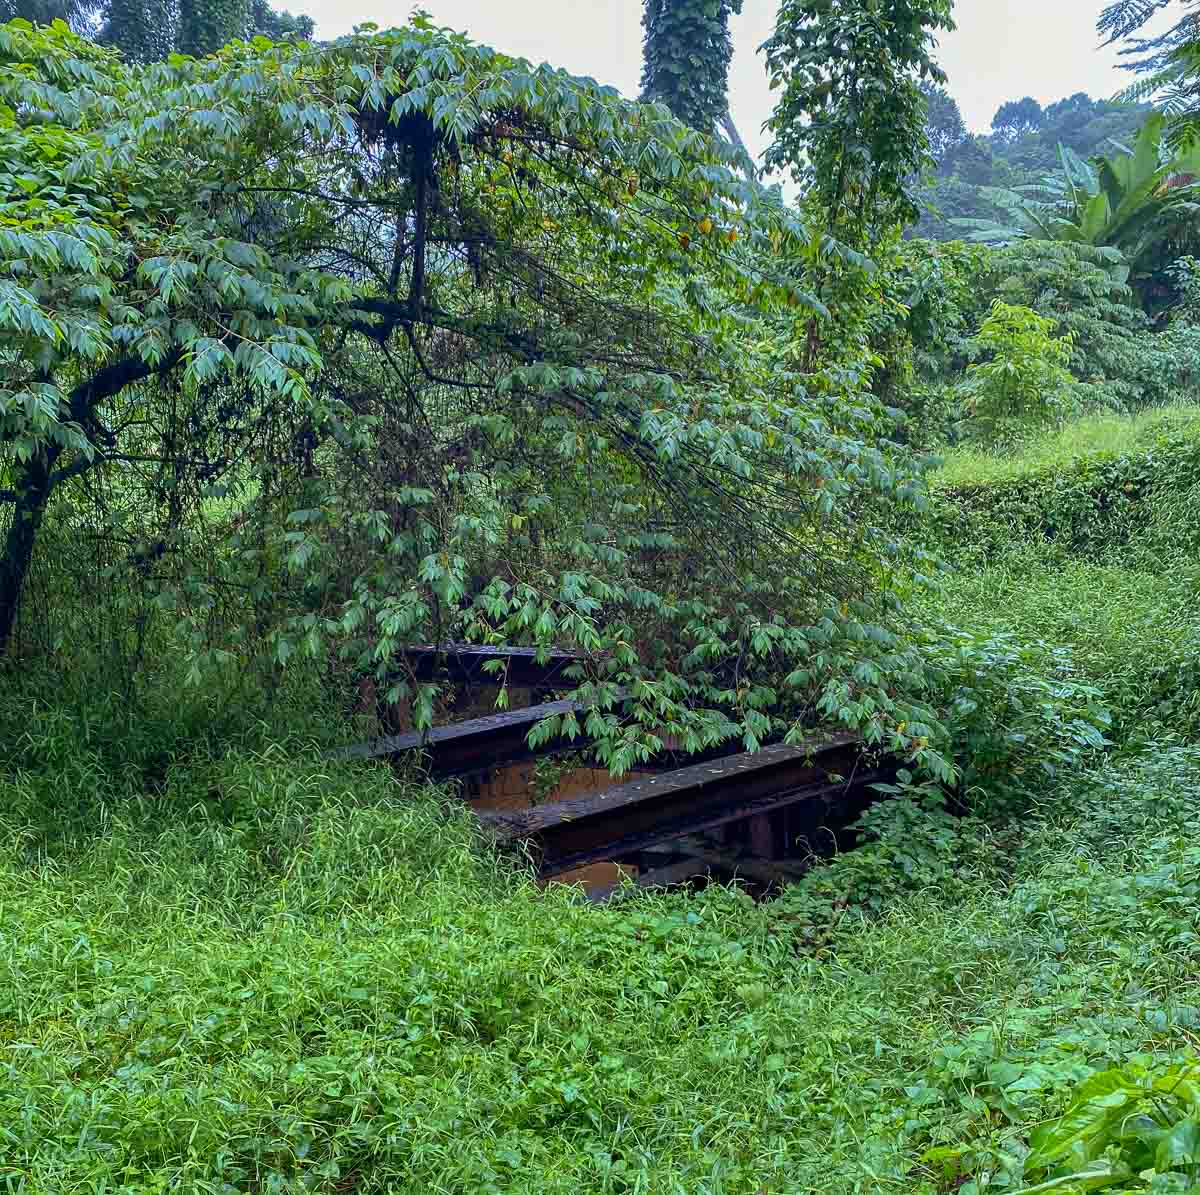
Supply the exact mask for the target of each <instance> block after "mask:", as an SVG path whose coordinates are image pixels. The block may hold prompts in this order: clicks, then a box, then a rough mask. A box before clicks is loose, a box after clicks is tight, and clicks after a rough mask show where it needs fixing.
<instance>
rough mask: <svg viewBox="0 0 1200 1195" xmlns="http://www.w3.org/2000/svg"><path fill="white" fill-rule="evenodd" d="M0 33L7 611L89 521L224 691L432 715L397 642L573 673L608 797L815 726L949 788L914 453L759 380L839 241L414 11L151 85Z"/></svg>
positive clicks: (875, 415) (851, 413)
mask: <svg viewBox="0 0 1200 1195" xmlns="http://www.w3.org/2000/svg"><path fill="white" fill-rule="evenodd" d="M0 35H2V38H3V41H0V49H2V50H3V53H4V54H5V61H6V62H7V64H8V66H7V71H6V73H5V74H4V75H3V76H0V79H3V80H5V81H6V82H5V86H6V87H7V89H8V90H7V91H6V93H5V94H6V96H7V97H11V98H8V99H7V103H8V105H9V109H10V110H11V112H12V113H13V116H12V118H11V120H10V124H9V126H8V133H7V135H8V136H9V137H10V139H11V144H12V148H13V151H14V152H13V154H11V155H10V157H9V160H10V161H15V162H16V163H17V172H19V174H20V176H21V177H25V176H28V179H29V181H28V186H29V188H30V200H29V201H28V203H27V204H26V206H25V207H24V208H22V209H21V212H20V219H19V223H18V225H16V226H14V227H12V228H11V229H10V230H8V231H6V233H5V238H4V240H3V242H2V243H0V248H2V249H3V257H2V258H0V268H2V270H3V277H4V278H5V282H4V287H5V293H4V303H3V305H2V306H0V332H2V334H3V337H4V339H3V351H4V353H5V355H6V366H7V368H6V372H5V378H6V382H5V388H4V390H3V391H2V392H0V409H2V410H3V412H4V420H5V422H4V424H3V429H4V435H5V437H6V439H5V444H6V448H5V454H4V461H3V465H2V466H0V468H2V470H3V474H4V476H5V478H6V480H7V482H8V485H7V488H6V489H5V490H4V492H3V495H0V496H2V497H3V498H4V500H5V501H6V502H8V503H9V504H11V505H12V506H13V507H14V515H15V516H16V517H14V520H13V522H12V528H18V527H19V528H23V529H25V530H23V531H21V532H13V531H11V529H10V535H9V538H8V541H7V543H6V545H5V559H6V560H8V561H10V562H14V563H15V565H16V566H17V567H16V568H15V569H10V570H9V572H8V573H7V574H4V573H0V581H5V579H6V578H7V580H6V581H5V583H6V584H7V586H8V600H9V602H10V605H12V604H14V602H15V598H14V597H13V592H12V591H13V589H14V587H15V589H16V590H17V591H19V587H20V586H19V582H20V580H21V576H22V573H21V567H20V566H21V555H22V553H25V561H24V566H25V567H27V565H28V554H29V552H31V551H32V545H31V542H30V534H29V530H30V529H31V528H34V529H35V528H36V527H37V525H38V523H39V521H40V520H41V519H42V517H43V516H44V515H46V513H47V512H50V515H51V516H54V517H57V518H62V519H67V513H66V512H81V513H72V514H71V515H70V518H71V519H76V520H77V521H76V523H70V519H68V520H67V521H68V523H69V524H70V525H71V526H74V527H76V528H77V529H78V526H79V524H78V520H79V519H83V520H85V521H86V522H87V523H88V525H89V527H90V528H93V529H94V528H95V527H103V528H104V529H105V530H104V536H105V542H108V543H111V544H114V545H116V547H114V551H116V550H117V548H119V546H120V545H121V544H122V543H126V544H128V546H129V553H128V554H126V555H122V554H121V552H120V551H118V554H117V555H116V556H115V562H116V563H119V564H123V565H124V564H128V563H129V562H131V561H132V562H134V563H136V564H137V567H139V568H141V569H142V570H143V573H144V574H145V575H148V576H150V577H151V578H153V579H154V581H155V583H156V584H158V585H159V586H160V587H161V599H160V605H161V606H163V607H165V608H168V609H171V610H173V611H174V612H175V616H176V617H178V618H181V619H182V620H183V622H184V625H186V626H189V627H191V628H192V631H193V634H194V636H195V639H194V642H195V645H196V646H195V650H196V652H197V656H196V660H197V664H198V665H199V664H201V663H203V662H204V660H205V659H208V658H210V657H212V658H232V657H233V656H234V655H235V654H242V653H245V652H247V651H251V650H252V645H251V644H249V643H248V642H247V640H246V634H247V632H246V630H245V628H246V627H247V626H250V625H254V626H258V627H260V628H261V627H263V626H265V627H267V628H269V630H270V634H271V637H272V642H273V644H274V658H275V659H276V661H277V662H280V663H282V662H284V661H286V660H288V659H290V658H292V657H294V656H296V655H297V654H302V655H313V656H320V657H321V658H328V653H329V652H331V651H332V652H333V653H334V655H335V657H336V658H339V659H341V660H343V661H344V663H345V666H346V667H347V668H349V669H352V670H358V671H366V672H368V673H372V674H374V675H375V676H376V677H377V678H378V679H379V680H380V681H381V682H383V684H384V687H385V690H386V692H387V694H388V695H389V696H390V697H392V698H394V699H397V700H398V699H404V700H407V701H409V702H411V704H412V707H413V710H414V715H415V718H416V720H417V723H418V725H423V724H428V722H429V721H430V720H431V719H432V717H433V714H434V702H435V699H436V691H435V690H434V687H433V686H431V685H427V684H418V683H417V682H416V681H415V680H413V679H412V678H411V677H408V676H407V675H406V674H405V673H404V672H403V669H400V668H398V664H397V658H398V652H399V650H400V649H401V648H402V647H403V646H404V645H405V644H409V643H414V642H416V643H421V642H429V641H435V642H444V641H445V640H447V639H453V638H460V637H469V638H474V639H482V640H485V641H498V642H509V643H529V644H534V645H538V646H543V645H551V644H555V645H561V646H574V647H579V648H581V649H582V650H583V651H584V652H585V653H587V656H588V658H589V659H590V661H591V662H590V663H589V664H587V665H586V666H585V667H583V668H582V669H581V671H580V675H579V676H578V678H577V681H578V685H579V690H578V691H579V693H580V695H581V696H583V697H584V698H586V699H587V701H588V702H589V706H590V709H591V712H590V713H589V715H588V716H587V718H586V724H584V723H583V722H582V720H581V723H580V726H579V729H581V730H582V729H586V732H587V733H588V734H589V735H590V736H592V737H593V738H594V739H595V740H596V741H597V742H598V743H599V744H600V750H601V753H602V755H603V756H604V758H606V760H607V761H608V762H610V763H611V764H612V766H614V767H616V768H623V767H627V766H628V765H629V764H630V763H632V762H634V761H636V760H637V759H638V758H640V757H642V756H643V755H645V754H646V753H647V752H650V751H653V750H656V749H658V748H659V747H660V746H661V743H662V741H663V739H662V736H663V735H664V734H665V733H669V734H671V735H673V736H675V737H676V738H678V739H679V740H680V741H681V742H682V743H683V744H684V745H685V746H686V747H688V748H695V747H699V746H703V745H705V744H707V743H711V742H715V741H717V740H719V739H721V738H726V737H730V736H735V735H736V736H740V737H741V738H742V739H743V740H744V741H745V742H746V744H747V745H750V746H753V745H754V744H755V743H757V742H759V741H761V739H762V738H763V737H764V736H766V735H768V734H771V733H777V732H780V731H783V730H787V729H789V728H793V729H795V728H799V727H800V726H801V725H803V724H805V723H808V722H811V721H813V720H814V719H818V718H833V719H836V720H840V721H842V722H845V723H849V724H853V725H859V726H862V727H863V728H864V729H865V730H866V732H867V733H868V735H869V736H870V737H872V738H873V739H876V740H878V741H881V742H886V743H887V744H888V745H889V746H895V747H897V748H899V749H901V750H909V749H912V750H914V751H915V752H916V753H917V754H919V755H922V756H923V757H926V758H929V759H930V760H931V761H935V762H936V758H937V757H936V755H934V754H933V750H934V749H933V747H931V746H930V745H929V744H930V743H931V742H932V740H933V737H934V736H933V730H932V728H931V726H930V719H929V713H928V710H927V709H925V707H924V706H923V705H921V704H920V700H919V697H920V692H921V685H922V681H921V676H920V668H919V659H918V658H917V656H916V655H915V653H914V651H913V650H911V649H909V648H907V647H906V646H905V641H904V640H903V639H902V638H900V637H898V631H899V630H900V629H901V626H900V624H899V622H898V619H897V614H896V611H897V607H898V603H899V599H900V597H901V595H902V594H903V593H904V591H905V590H906V588H907V587H908V586H910V585H911V584H912V583H913V573H912V562H911V561H909V560H907V558H906V557H905V555H904V553H903V551H902V550H901V548H900V546H899V545H898V544H897V543H896V542H894V541H893V539H892V537H891V536H890V534H888V533H886V532H885V531H884V530H883V527H884V526H885V525H886V524H887V520H885V519H883V518H882V517H881V516H882V512H883V511H884V510H892V509H893V508H895V507H896V506H901V507H903V506H905V505H911V504H913V503H915V502H917V501H918V500H919V495H920V484H919V480H918V466H917V462H915V461H914V460H912V459H911V458H910V457H909V455H908V454H907V453H906V452H905V451H904V450H903V449H901V448H899V447H898V446H896V445H895V444H894V443H892V442H891V440H890V439H889V432H890V429H891V417H890V416H889V415H888V413H887V412H886V411H885V410H884V409H883V408H882V407H881V406H880V404H879V403H878V402H877V401H876V400H874V399H873V398H872V397H871V396H870V394H868V393H864V392H862V391H861V390H860V389H859V385H858V380H857V377H856V376H855V375H854V374H852V373H847V374H844V375H840V376H839V378H838V379H837V380H836V384H832V382H831V384H826V385H823V386H822V387H820V388H819V389H812V390H810V389H809V388H807V387H806V386H805V384H804V380H803V379H802V378H801V377H800V376H798V375H797V374H796V373H795V372H793V371H792V370H791V369H790V368H789V367H788V366H787V364H786V362H782V361H780V360H779V359H778V358H777V356H776V355H775V354H774V353H773V352H772V351H764V349H763V337H762V330H761V328H760V326H759V323H758V321H761V320H763V319H769V318H772V313H779V314H782V313H793V314H794V312H795V311H797V310H799V311H800V312H809V311H811V312H813V313H814V314H819V313H820V311H821V308H820V305H819V304H818V303H817V302H816V301H815V300H813V299H810V298H808V297H806V295H805V294H804V292H803V290H802V289H801V288H800V287H799V286H798V285H797V281H796V279H795V277H794V275H793V274H792V273H791V272H782V271H781V272H778V273H777V272H775V270H774V267H773V262H774V261H775V260H777V255H778V256H779V257H785V258H789V259H791V260H803V259H804V258H805V257H806V256H808V257H811V255H812V254H813V252H814V249H813V241H812V237H811V235H810V233H809V231H808V229H807V228H806V227H805V226H804V225H803V224H802V223H800V222H798V221H797V219H796V218H795V217H794V216H793V215H791V214H789V213H788V212H787V211H786V210H784V209H782V208H781V207H779V206H778V205H777V204H775V203H774V202H773V201H772V200H771V198H770V197H769V196H767V195H764V194H763V193H762V192H760V190H759V189H758V188H757V187H755V186H753V185H751V184H749V183H747V182H746V181H745V180H743V179H741V178H739V177H738V176H737V175H736V174H734V173H733V172H731V170H730V169H729V167H728V165H727V164H726V162H725V160H724V157H723V151H722V150H721V149H720V148H719V147H718V146H717V145H715V144H714V142H713V141H712V140H711V139H710V138H709V137H707V136H705V135H702V134H700V133H699V132H697V131H696V130H694V129H690V128H688V127H687V126H685V125H683V124H681V123H679V122H677V121H675V120H674V119H673V118H670V117H668V116H667V115H666V114H665V112H663V111H662V110H660V109H654V108H646V107H641V106H638V105H632V104H629V103H628V102H626V101H623V100H622V99H621V98H620V97H619V96H618V95H617V94H616V93H615V92H613V91H612V90H611V89H607V88H600V87H597V86H595V85H594V84H592V83H589V82H587V81H581V80H577V79H572V78H570V77H568V76H566V75H564V74H562V73H561V72H557V71H553V70H551V69H549V68H545V67H543V68H538V69H534V68H531V67H530V66H529V65H528V64H527V63H525V62H523V61H521V60H518V59H513V58H509V57H507V56H505V55H502V54H497V53H495V52H494V51H491V50H487V49H484V48H482V47H479V46H475V45H473V44H472V43H470V42H469V41H468V40H466V39H465V38H463V37H461V36H458V35H455V34H451V33H448V32H446V31H442V30H438V29H434V28H432V27H430V26H428V25H427V24H426V23H424V22H421V21H418V22H417V23H415V24H413V25H411V26H409V27H406V28H403V29H399V30H393V31H389V32H386V33H376V32H374V31H370V30H365V31H362V32H360V33H358V34H356V35H354V36H353V37H349V38H346V39H343V40H341V41H339V42H336V43H333V44H332V45H329V46H321V47H317V46H310V45H303V44H297V45H278V46H272V45H270V44H268V43H265V42H255V43H254V44H253V45H246V44H235V45H232V46H230V47H227V48H226V49H225V50H223V51H222V52H221V53H220V54H219V55H217V56H216V57H214V58H212V59H209V60H204V61H197V60H192V59H186V58H180V57H172V58H170V59H169V60H168V61H166V62H165V63H161V64H156V65H152V66H149V67H145V68H140V67H128V66H123V65H121V64H119V63H118V62H116V61H115V60H114V59H113V58H112V57H111V56H109V55H107V54H106V53H105V52H104V51H101V50H98V49H95V48H94V47H91V46H89V45H87V44H86V43H83V42H80V41H79V40H78V39H76V38H74V37H73V36H72V35H71V34H70V33H69V32H68V31H67V29H66V28H65V27H62V26H59V27H55V28H53V29H51V30H34V29H32V28H30V27H29V26H24V25H21V24H20V23H15V24H13V25H10V26H8V27H6V28H5V29H3V30H2V31H0ZM35 108H36V110H37V111H38V112H39V114H40V113H46V112H48V113H49V114H50V117H51V119H49V120H47V119H44V117H42V116H41V115H39V118H38V119H37V120H36V121H34V120H33V119H27V117H26V114H27V113H32V112H33V111H34V110H35ZM47 135H49V136H50V138H51V140H52V141H54V142H61V143H62V145H63V148H61V149H60V148H55V149H54V153H55V154H57V155H58V158H57V160H56V162H55V163H54V165H53V167H51V166H44V167H43V168H41V173H38V170H39V167H38V162H39V160H40V158H39V155H41V154H42V152H43V150H42V146H43V144H44V141H45V138H46V137H47ZM184 163H186V169H184V168H182V167H183V164H184ZM64 177H65V178H69V180H70V181H69V185H67V186H66V187H64V186H62V185H61V183H62V179H63V178H64ZM6 218H8V219H11V218H12V217H9V216H6ZM68 226H69V230H67V228H68ZM818 251H819V250H818ZM791 317H792V316H791V315H789V318H791ZM858 376H861V375H858ZM182 445H186V446H187V450H186V451H182V450H181V446H182ZM201 449H202V450H201ZM117 478H119V479H120V481H121V487H122V492H123V493H124V494H125V495H126V498H127V500H126V501H125V502H124V503H123V504H122V513H123V517H125V518H126V519H129V520H132V521H133V523H134V524H135V526H134V529H133V531H129V532H122V535H123V536H124V539H122V538H121V537H120V536H116V534H115V532H113V529H112V526H111V518H112V511H111V510H110V509H109V507H108V506H106V505H105V503H103V502H102V501H99V500H98V495H100V494H102V493H103V492H104V485H106V484H111V483H112V482H113V481H114V480H115V479H117ZM217 487H219V492H220V495H221V496H220V500H219V501H217V500H216V498H215V495H216V493H217ZM137 495H140V496H141V497H142V498H143V499H144V500H142V501H136V500H129V499H131V498H134V497H135V496H137ZM55 511H59V512H62V513H60V514H59V515H54V512H55ZM872 511H877V512H878V513H879V515H880V517H875V516H873V515H872V514H871V513H870V512H872ZM148 533H153V534H152V538H151V541H150V543H149V545H148V546H147V545H145V544H144V538H145V537H146V535H147V534H148ZM131 539H132V540H133V541H135V542H130V541H131ZM216 542H224V543H225V544H226V545H227V547H226V548H225V549H223V550H222V551H221V552H219V553H216V554H215V556H214V554H213V553H212V552H211V551H208V550H207V548H206V550H205V551H204V552H201V551H200V548H199V545H211V544H213V543H216ZM139 543H142V545H143V546H141V547H139V546H138V544H139ZM122 551H123V549H122ZM166 562H173V567H174V572H173V573H171V574H170V576H168V575H167V573H166V571H165V570H166ZM238 603H243V605H242V606H240V607H239V605H238ZM245 603H250V604H251V608H250V610H249V612H248V611H247V608H246V607H245V605H244V604H245ZM223 610H224V611H229V612H231V613H229V614H228V616H227V617H226V618H225V619H224V621H222V619H220V618H218V617H217V614H218V613H220V612H221V611H223ZM567 721H568V729H574V728H575V722H574V719H573V718H569V719H568V720H567ZM547 729H549V728H547Z"/></svg>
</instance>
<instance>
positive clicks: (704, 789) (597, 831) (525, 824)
mask: <svg viewBox="0 0 1200 1195" xmlns="http://www.w3.org/2000/svg"><path fill="white" fill-rule="evenodd" d="M861 751H862V742H861V740H860V739H859V738H858V736H857V735H854V734H848V733H847V734H837V735H829V736H826V737H824V738H821V739H814V740H813V741H810V742H808V743H805V744H804V745H801V746H794V747H789V746H776V747H765V748H763V749H762V750H761V751H758V752H754V753H747V754H743V755H735V756H731V757H729V758H726V759H721V760H715V761H712V762H708V763H702V764H694V765H692V766H691V767H685V768H679V769H677V770H676V771H674V772H670V773H668V774H666V775H663V776H654V777H651V778H650V779H647V780H637V781H633V782H632V783H629V784H622V785H617V786H615V787H613V788H609V789H606V790H605V791H604V792H601V793H597V794H596V795H594V796H589V797H578V798H575V799H573V800H568V801H556V802H553V803H550V804H546V805H540V806H538V807H537V808H535V809H531V810H528V811H523V812H520V813H484V814H481V815H480V819H481V821H483V822H484V823H485V824H486V825H489V826H491V827H492V828H493V829H494V830H495V831H496V833H497V834H498V836H499V837H500V838H502V839H527V840H531V841H532V842H533V844H534V845H535V847H536V848H537V850H538V851H539V853H540V857H541V873H542V874H543V875H547V876H549V875H554V874H556V873H558V872H562V871H568V870H570V869H571V868H573V867H577V866H581V865H582V864H584V863H591V862H596V861H598V860H602V859H619V858H622V857H624V856H627V855H631V854H634V853H636V852H637V851H641V850H648V849H650V848H651V847H654V846H658V845H660V844H662V843H666V842H670V841H672V840H673V839H677V838H679V837H681V836H683V835H687V834H696V833H700V832H702V831H705V830H710V829H714V828H716V827H718V826H724V825H728V824H729V823H731V822H738V821H743V820H745V819H747V818H753V817H757V816H762V815H765V814H769V813H771V812H773V811H776V810H780V809H785V808H789V807H792V806H795V805H797V804H801V803H811V804H813V805H814V810H813V814H814V816H817V820H818V821H819V816H818V815H819V811H820V809H823V808H826V807H828V806H831V805H835V804H838V803H839V802H841V801H843V800H845V799H847V798H848V797H850V796H851V795H852V794H858V793H860V792H861V790H862V789H863V788H864V787H865V786H866V785H868V784H870V783H872V782H874V781H876V780H880V779H883V778H885V776H886V774H887V773H886V772H885V771H864V770H862V768H861V766H860V764H861V760H860V756H861ZM817 807H819V808H817ZM810 820H812V819H810Z"/></svg>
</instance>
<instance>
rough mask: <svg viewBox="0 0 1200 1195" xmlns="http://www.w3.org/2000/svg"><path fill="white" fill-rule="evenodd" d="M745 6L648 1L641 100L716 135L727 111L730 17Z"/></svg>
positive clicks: (720, 1) (701, 0) (707, 0)
mask: <svg viewBox="0 0 1200 1195" xmlns="http://www.w3.org/2000/svg"><path fill="white" fill-rule="evenodd" d="M741 8H742V0H716V2H715V3H714V2H713V0H646V8H645V11H644V12H643V14H642V25H643V26H644V28H645V31H646V38H645V44H644V51H643V56H642V99H644V100H651V101H653V100H658V101H661V102H662V103H664V104H666V106H667V107H668V108H670V110H671V112H672V113H673V114H674V115H675V116H677V117H678V118H679V119H680V120H682V121H683V122H684V123H685V124H689V125H691V126H692V128H694V129H700V130H701V131H702V132H706V133H710V132H712V131H713V130H714V129H715V128H716V127H717V126H718V124H720V122H721V120H722V118H723V117H724V116H725V114H726V112H727V110H728V105H729V102H728V100H727V99H726V98H725V97H726V89H727V86H728V81H729V63H730V61H731V59H732V58H733V42H732V41H731V39H730V36H729V17H730V15H731V14H732V13H737V12H740V11H741Z"/></svg>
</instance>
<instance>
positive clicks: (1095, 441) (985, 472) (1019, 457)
mask: <svg viewBox="0 0 1200 1195" xmlns="http://www.w3.org/2000/svg"><path fill="white" fill-rule="evenodd" d="M1189 429H1200V407H1197V406H1195V405H1193V404H1180V405H1179V406H1165V407H1153V408H1150V409H1148V410H1144V411H1140V412H1138V413H1137V414H1134V415H1093V416H1087V417H1085V418H1083V419H1077V420H1073V421H1072V422H1070V423H1067V424H1065V425H1064V426H1063V427H1061V428H1059V429H1058V430H1056V431H1053V432H1047V433H1044V434H1041V435H1037V436H1033V437H1031V438H1030V439H1028V440H1026V441H1025V442H1024V443H1023V444H1021V445H1020V446H1019V447H1017V448H1016V449H1012V450H1006V451H1005V452H1003V453H997V452H989V451H987V450H985V449H982V448H977V447H971V446H968V445H964V446H957V447H955V448H952V449H950V450H949V451H948V452H947V453H946V455H945V458H944V461H943V464H942V466H941V467H940V468H939V469H938V470H937V471H936V472H935V473H934V474H933V477H932V480H933V483H934V485H935V486H946V487H954V486H960V485H986V484H989V483H996V482H1002V481H1012V480H1013V479H1015V478H1018V477H1024V476H1026V475H1028V474H1032V473H1044V472H1048V471H1050V470H1053V469H1056V468H1059V467H1063V466H1066V465H1069V464H1070V462H1071V461H1073V460H1076V459H1077V458H1078V457H1081V456H1094V455H1101V454H1108V455H1120V454H1122V453H1127V452H1133V451H1136V450H1137V449H1139V448H1142V447H1145V446H1146V445H1148V444H1150V443H1152V442H1153V441H1154V439H1155V438H1156V437H1157V436H1159V435H1160V434H1162V433H1163V432H1166V431H1174V432H1179V431H1186V430H1189Z"/></svg>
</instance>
